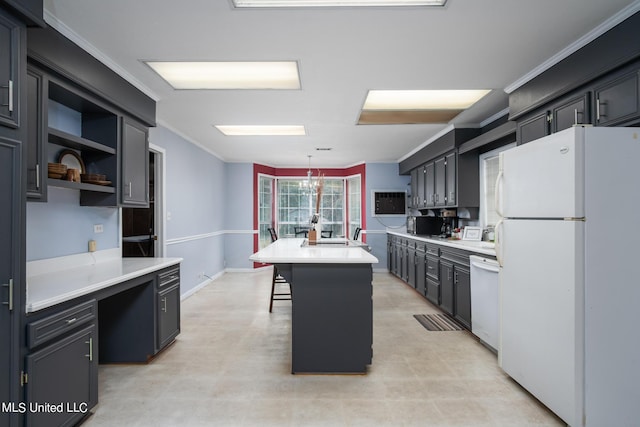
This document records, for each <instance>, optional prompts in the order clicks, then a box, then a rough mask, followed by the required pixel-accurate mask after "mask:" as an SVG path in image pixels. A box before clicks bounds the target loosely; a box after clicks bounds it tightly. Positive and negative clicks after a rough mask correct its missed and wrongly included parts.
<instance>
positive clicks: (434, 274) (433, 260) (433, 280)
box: [426, 244, 440, 305]
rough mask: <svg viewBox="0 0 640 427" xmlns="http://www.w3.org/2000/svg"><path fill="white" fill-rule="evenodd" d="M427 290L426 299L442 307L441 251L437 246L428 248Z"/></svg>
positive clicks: (428, 246)
mask: <svg viewBox="0 0 640 427" xmlns="http://www.w3.org/2000/svg"><path fill="white" fill-rule="evenodd" d="M426 252H427V254H426V265H427V271H426V273H427V289H426V297H427V299H428V300H429V301H431V302H432V303H433V304H435V305H440V250H439V249H438V247H437V246H435V245H431V244H429V245H427V246H426Z"/></svg>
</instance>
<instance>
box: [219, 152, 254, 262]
mask: <svg viewBox="0 0 640 427" xmlns="http://www.w3.org/2000/svg"><path fill="white" fill-rule="evenodd" d="M226 178H227V186H226V197H225V217H226V221H225V223H226V229H227V233H226V235H225V251H224V252H225V257H226V259H225V261H226V268H229V269H236V268H240V269H246V268H252V267H253V263H252V262H251V261H249V256H251V254H252V253H253V239H254V234H253V164H252V163H227V165H226Z"/></svg>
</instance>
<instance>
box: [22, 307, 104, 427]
mask: <svg viewBox="0 0 640 427" xmlns="http://www.w3.org/2000/svg"><path fill="white" fill-rule="evenodd" d="M96 308H97V305H96V301H95V300H92V301H88V302H86V303H82V304H78V305H76V306H73V307H70V308H67V309H64V310H59V311H58V312H53V313H52V314H49V315H47V316H46V317H43V318H41V319H39V320H36V321H33V322H31V323H29V324H27V340H28V347H29V348H30V352H29V354H28V355H27V356H26V358H25V372H26V374H25V375H24V376H23V381H24V383H25V384H24V387H25V408H24V409H25V411H24V413H25V423H26V425H27V426H29V427H31V426H33V427H59V426H73V425H75V424H76V423H78V422H79V421H80V420H81V419H82V418H83V417H85V416H86V415H87V413H88V411H89V410H90V409H91V408H93V407H94V406H95V405H96V404H97V403H98V339H97V327H96V323H95V321H96Z"/></svg>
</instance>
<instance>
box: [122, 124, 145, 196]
mask: <svg viewBox="0 0 640 427" xmlns="http://www.w3.org/2000/svg"><path fill="white" fill-rule="evenodd" d="M148 135H149V131H148V129H147V128H146V127H145V126H144V125H142V124H140V123H138V122H136V121H134V120H132V119H129V118H126V117H125V118H123V119H122V144H121V150H122V155H121V156H120V157H121V159H122V184H121V194H122V200H121V202H122V205H123V206H129V207H148V206H149V161H148V156H149V137H148Z"/></svg>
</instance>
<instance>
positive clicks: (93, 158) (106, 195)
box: [47, 78, 120, 206]
mask: <svg viewBox="0 0 640 427" xmlns="http://www.w3.org/2000/svg"><path fill="white" fill-rule="evenodd" d="M48 99H49V100H50V101H55V102H57V103H59V104H61V105H63V106H65V107H67V108H69V109H71V110H73V111H76V112H77V113H79V117H80V121H81V125H80V126H81V135H74V134H71V133H68V132H65V131H63V130H60V129H56V128H53V127H51V126H48V127H47V141H48V143H49V144H48V147H49V149H53V148H54V147H56V146H59V147H64V148H68V149H72V150H75V151H77V152H78V154H79V155H80V157H81V158H82V161H83V163H84V165H85V172H84V173H99V174H104V175H106V176H107V180H109V181H111V184H109V185H98V184H92V183H85V182H72V181H66V180H63V179H52V178H49V179H48V180H47V183H48V185H49V186H53V187H61V188H70V189H76V190H80V204H81V205H88V206H117V205H118V198H117V188H118V187H117V186H118V176H119V169H118V147H119V139H118V135H119V131H120V128H119V125H118V123H119V117H118V114H116V113H115V112H113V111H111V110H110V109H109V108H107V107H106V106H105V105H103V104H101V103H100V101H98V100H96V99H93V98H92V97H91V96H90V95H88V94H86V93H83V92H82V91H81V90H79V89H77V88H75V87H74V86H72V85H69V84H67V83H65V82H62V81H57V80H55V79H54V78H50V79H49V81H48Z"/></svg>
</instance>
